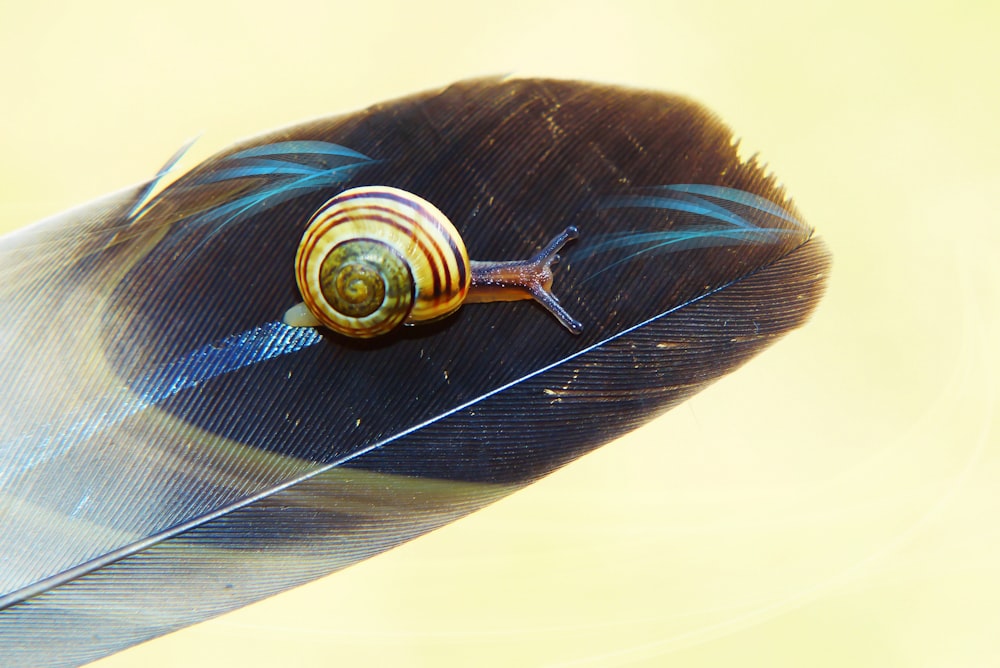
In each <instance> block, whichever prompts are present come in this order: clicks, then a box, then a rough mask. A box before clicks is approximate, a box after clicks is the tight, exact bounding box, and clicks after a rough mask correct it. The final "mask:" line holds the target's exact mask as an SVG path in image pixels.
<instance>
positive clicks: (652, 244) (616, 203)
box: [578, 183, 807, 282]
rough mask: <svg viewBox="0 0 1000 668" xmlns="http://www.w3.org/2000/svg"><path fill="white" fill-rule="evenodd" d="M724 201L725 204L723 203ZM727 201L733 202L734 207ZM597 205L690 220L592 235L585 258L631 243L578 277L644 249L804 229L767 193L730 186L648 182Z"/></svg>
mask: <svg viewBox="0 0 1000 668" xmlns="http://www.w3.org/2000/svg"><path fill="white" fill-rule="evenodd" d="M727 204H728V206H726V205H727ZM732 205H736V207H735V208H733V207H732ZM597 208H599V209H660V210H663V211H677V212H680V213H686V214H692V215H693V216H695V217H696V218H695V221H694V222H693V224H691V225H690V226H689V227H687V228H686V229H670V230H661V231H634V232H616V233H613V234H607V235H604V236H602V237H599V238H597V239H596V240H595V241H596V243H592V244H590V245H589V246H588V248H587V249H586V250H584V251H583V252H582V254H581V255H579V256H578V257H580V258H581V259H582V258H587V257H591V256H594V255H598V254H600V253H605V252H608V251H614V250H622V249H634V252H632V253H630V254H629V255H627V256H625V257H623V258H619V259H618V260H616V261H614V262H612V263H611V264H609V265H607V266H605V267H603V268H602V269H600V270H599V271H597V272H595V273H594V274H591V275H590V276H587V277H586V278H584V279H583V280H582V281H581V282H586V281H589V280H591V279H593V278H594V277H595V276H598V275H600V274H602V273H604V272H606V271H608V270H610V269H613V268H615V267H617V266H619V265H622V264H625V263H626V262H629V261H631V260H633V259H635V258H637V257H639V256H641V255H645V254H647V253H653V252H659V253H673V252H677V251H681V250H689V249H692V248H708V247H711V246H730V245H735V244H766V243H775V242H777V241H778V239H780V238H781V237H783V236H785V235H788V234H799V233H801V231H802V230H803V229H807V226H806V224H805V223H803V222H802V221H800V220H799V219H798V218H796V217H795V216H794V215H792V214H791V213H790V212H789V211H787V210H785V209H784V208H782V207H781V206H780V205H778V204H776V203H775V202H772V201H771V200H769V199H766V198H764V197H761V196H759V195H755V194H753V193H750V192H746V191H744V190H738V189H736V188H727V187H725V186H713V185H707V184H700V183H681V184H672V185H665V186H654V187H651V188H647V189H644V191H643V192H642V193H637V194H628V195H616V196H613V197H608V198H605V199H604V200H603V201H602V202H601V203H600V204H599V205H598V207H597ZM768 218H778V219H780V220H783V221H786V222H791V223H793V224H794V225H795V228H794V229H785V228H781V227H771V226H766V225H763V224H760V223H762V222H765V221H766V220H767V219H768Z"/></svg>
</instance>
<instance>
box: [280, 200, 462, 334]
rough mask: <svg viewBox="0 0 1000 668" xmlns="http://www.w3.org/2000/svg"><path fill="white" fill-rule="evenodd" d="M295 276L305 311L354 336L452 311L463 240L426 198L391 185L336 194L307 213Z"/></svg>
mask: <svg viewBox="0 0 1000 668" xmlns="http://www.w3.org/2000/svg"><path fill="white" fill-rule="evenodd" d="M295 267H296V271H295V277H296V281H297V282H298V285H299V291H300V292H301V293H302V298H303V301H304V302H305V304H306V307H307V308H308V309H309V311H310V312H311V313H312V314H313V315H314V316H316V319H317V320H319V321H320V322H321V323H322V324H323V325H325V326H326V327H329V328H330V329H332V330H334V331H337V332H340V333H341V334H345V335H347V336H352V337H358V338H370V337H374V336H378V335H380V334H384V333H386V332H387V331H389V330H391V329H393V328H394V327H396V326H398V325H399V324H401V323H403V324H411V323H417V322H426V321H430V320H436V319H438V318H442V317H444V316H446V315H448V314H450V313H452V312H453V311H455V310H456V309H457V308H458V307H459V306H461V305H462V302H463V301H464V299H465V296H466V294H468V292H469V284H470V281H471V273H470V267H469V258H468V255H467V253H466V249H465V244H464V243H463V242H462V238H461V237H460V236H459V234H458V231H457V230H456V229H455V226H454V225H452V224H451V222H450V221H449V220H448V218H447V217H446V216H445V215H444V214H443V213H441V211H439V210H438V209H437V207H435V206H434V205H433V204H431V203H430V202H427V201H426V200H424V199H422V198H420V197H418V196H416V195H413V194H412V193H408V192H406V191H403V190H399V189H397V188H390V187H387V186H365V187H360V188H352V189H350V190H346V191H344V192H342V193H341V194H339V195H337V196H336V197H334V198H333V199H331V200H330V201H328V202H327V203H326V204H324V205H323V206H322V207H321V208H320V210H319V211H317V212H316V214H315V215H314V216H313V218H312V220H311V221H310V223H309V226H308V228H307V229H306V232H305V234H304V235H303V237H302V242H301V243H300V244H299V250H298V254H297V255H296V258H295Z"/></svg>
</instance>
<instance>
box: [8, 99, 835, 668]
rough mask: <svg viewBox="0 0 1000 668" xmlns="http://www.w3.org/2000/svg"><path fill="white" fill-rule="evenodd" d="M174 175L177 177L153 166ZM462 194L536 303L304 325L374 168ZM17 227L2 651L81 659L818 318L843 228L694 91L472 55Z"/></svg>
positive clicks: (646, 404)
mask: <svg viewBox="0 0 1000 668" xmlns="http://www.w3.org/2000/svg"><path fill="white" fill-rule="evenodd" d="M154 181H155V180H154ZM366 184H380V185H388V186H394V187H397V188H401V189H404V190H408V191H410V192H414V193H417V194H419V195H420V196H421V197H423V198H425V199H427V200H428V201H431V202H433V203H434V204H435V205H436V206H437V207H438V208H439V209H441V210H442V211H443V212H445V214H446V215H448V217H449V218H450V219H451V220H452V221H453V222H454V223H455V225H456V227H457V228H458V229H459V231H460V232H461V233H462V235H463V238H464V239H465V242H466V245H467V246H468V247H469V250H470V256H471V257H473V258H474V259H484V258H486V259H520V258H522V257H528V256H529V255H530V254H532V253H533V252H534V251H535V250H536V249H538V248H540V247H541V246H543V245H544V244H545V243H546V242H547V241H548V240H549V239H550V238H552V237H553V236H554V235H555V234H556V233H557V232H559V231H560V230H562V229H564V228H566V227H567V226H569V225H575V226H576V227H578V228H579V230H580V237H579V239H578V240H577V241H575V242H573V243H572V244H571V245H569V246H568V247H567V248H566V249H565V250H564V252H563V257H562V259H561V262H560V264H559V265H558V266H557V267H556V270H555V286H554V288H555V290H556V292H557V293H558V295H559V299H560V302H561V303H562V304H563V305H564V306H565V307H566V308H567V310H568V311H570V312H571V313H573V314H574V315H575V316H576V317H577V318H579V319H580V320H581V321H582V322H583V323H584V331H583V333H582V335H580V336H578V337H575V336H571V335H568V334H567V332H566V331H565V330H564V329H563V328H562V327H561V326H560V325H559V324H558V323H556V322H555V321H554V320H553V319H552V318H551V317H550V316H549V315H548V314H547V313H546V312H545V311H544V310H542V309H541V308H538V307H537V306H536V305H532V304H530V303H527V302H506V303H501V304H487V305H471V306H466V307H463V308H462V309H461V310H460V311H459V312H457V313H456V314H455V315H453V316H450V317H448V318H446V319H444V320H441V321H439V322H436V323H433V324H430V325H427V326H422V327H413V328H402V329H401V330H399V331H397V332H395V333H393V334H391V335H389V336H387V337H383V338H381V339H377V340H371V341H354V340H347V339H344V338H342V337H339V336H338V335H335V334H332V333H329V332H326V331H321V330H314V329H309V328H292V327H289V326H287V325H285V324H284V323H283V322H282V320H281V316H282V314H283V313H284V311H285V310H286V309H288V308H289V307H290V306H291V305H292V304H294V303H295V302H297V301H298V300H299V296H298V293H297V288H296V285H295V280H294V271H293V264H294V263H293V259H294V256H295V251H296V246H297V244H298V241H299V239H300V237H301V235H302V232H303V230H304V228H305V226H306V224H307V222H308V220H309V218H310V217H311V215H312V212H314V211H316V210H317V209H318V208H319V207H320V206H321V205H322V204H323V203H324V202H325V201H326V200H328V199H329V198H331V197H333V196H334V195H336V194H337V193H339V192H341V191H343V190H345V189H347V188H350V187H354V186H358V185H366ZM153 185H155V183H152V182H151V183H148V184H141V185H139V186H136V187H134V188H130V189H126V190H124V191H122V192H120V193H118V194H116V195H113V196H110V197H107V198H105V199H102V200H100V201H98V202H96V203H93V204H91V205H88V206H86V207H83V208H81V209H78V210H75V211H72V212H69V213H67V214H64V215H62V216H57V217H55V218H53V219H50V220H48V221H44V222H43V223H40V224H37V225H35V226H32V227H30V228H27V229H26V230H22V231H20V232H18V233H16V234H14V235H11V236H8V237H6V238H4V239H3V240H0V276H2V278H3V280H2V281H0V316H2V321H0V342H2V344H3V348H2V349H3V350H4V351H5V352H4V355H3V357H2V358H0V380H2V381H3V382H2V389H0V522H2V531H0V560H2V561H0V563H2V564H3V567H2V569H0V656H3V663H4V665H5V666H19V665H24V666H42V665H52V666H64V665H78V664H80V663H84V662H87V661H90V660H94V659H96V658H99V657H101V656H105V655H107V654H109V653H112V652H115V651H118V650H120V649H122V648H125V647H128V646H130V645H132V644H135V643H138V642H141V641H143V640H146V639H149V638H152V637H155V636H158V635H162V634H164V633H168V632H170V631H171V630H174V629H177V628H180V627H183V626H185V625H188V624H192V623H194V622H197V621H200V620H203V619H207V618H209V617H212V616H215V615H218V614H221V613H223V612H225V611H228V610H232V609H234V608H237V607H240V606H242V605H245V604H248V603H250V602H252V601H255V600H259V599H261V598H263V597H266V596H269V595H271V594H274V593H276V592H279V591H282V590H285V589H288V588H290V587H294V586H296V585H298V584H301V583H304V582H307V581H309V580H311V579H314V578H316V577H319V576H321V575H325V574H327V573H330V572H332V571H335V570H337V569H340V568H343V567H345V566H348V565H350V564H353V563H356V562H358V561H359V560H362V559H365V558H367V557H369V556H372V555H374V554H377V553H379V552H382V551H384V550H387V549H389V548H391V547H393V546H395V545H398V544H400V543H402V542H404V541H407V540H409V539H411V538H414V537H415V536H418V535H420V534H423V533H426V532H428V531H431V530H433V529H435V528H437V527H440V526H442V525H444V524H446V523H448V522H451V521H453V520H455V519H457V518H459V517H462V516H463V515H466V514H468V513H470V512H472V511H474V510H476V509H478V508H481V507H483V506H484V505H486V504H489V503H491V502H493V501H495V500H497V499H499V498H502V497H503V496H505V495H507V494H510V493H511V492H513V491H515V490H517V489H519V488H521V487H523V486H525V485H527V484H529V483H531V482H533V481H535V480H537V479H539V478H541V477H543V476H545V475H546V474H548V473H550V472H551V471H553V470H555V469H556V468H558V467H560V466H562V465H564V464H566V463H567V462H570V461H572V460H573V459H575V458H576V457H578V456H580V455H581V454H583V453H586V452H588V451H590V450H591V449H593V448H595V447H598V446H600V445H601V444H603V443H606V442H608V441H609V440H611V439H614V438H615V437H617V436H619V435H621V434H623V433H625V432H627V431H629V430H630V429H633V428H634V427H636V426H638V425H640V424H642V423H643V422H645V421H648V420H649V419H651V418H653V417H654V416H656V415H659V414H660V413H662V412H663V411H665V410H667V409H669V408H670V407H672V406H674V405H676V404H678V403H679V402H681V401H683V400H684V399H686V398H687V397H689V396H691V395H692V394H693V393H695V392H697V391H698V390H700V389H702V388H704V387H705V386H706V385H708V384H709V383H711V382H713V381H714V380H716V379H718V378H719V377H721V376H723V375H725V374H726V373H728V372H730V371H732V370H733V369H735V368H737V367H738V366H740V365H741V364H742V363H743V362H745V361H746V360H747V359H749V358H750V357H752V356H753V355H754V354H756V353H757V352H759V351H760V350H762V349H763V348H765V347H767V346H768V345H769V344H771V343H772V342H774V341H775V340H777V339H778V338H780V337H781V336H783V335H784V334H786V333H787V332H788V331H790V330H792V329H794V328H795V327H797V326H799V325H801V324H802V323H803V322H804V321H805V320H806V318H807V317H808V315H809V314H810V312H811V311H812V310H813V309H814V307H815V305H816V304H817V302H818V300H819V298H820V296H821V294H822V291H823V286H824V279H825V275H826V273H827V271H828V266H829V254H828V252H827V250H826V248H825V246H824V245H823V243H822V242H821V241H820V240H819V239H818V238H817V237H816V236H814V235H813V232H812V229H811V228H810V227H809V226H808V225H807V224H805V223H804V222H803V220H802V217H801V215H800V214H799V213H798V211H797V210H796V208H795V206H794V205H793V204H792V203H791V201H790V200H789V199H788V198H787V196H786V194H785V192H784V190H783V189H782V188H781V187H780V186H779V185H778V184H777V183H776V182H775V180H774V179H773V177H771V176H770V175H768V174H767V173H766V172H765V170H764V169H763V168H762V167H761V166H760V165H759V164H757V163H756V162H754V161H752V160H751V161H745V160H743V159H741V158H740V156H739V155H738V152H737V149H736V147H735V145H734V142H733V141H732V133H731V132H730V130H729V129H728V128H726V127H725V126H724V125H723V124H722V123H721V122H720V121H719V120H718V119H716V118H715V117H714V116H713V115H712V114H711V113H709V112H708V111H706V110H705V109H704V108H703V107H701V106H699V105H697V104H695V103H693V102H690V101H688V100H686V99H684V98H681V97H677V96H672V95H665V94H658V93H651V92H648V91H636V90H630V89H624V88H618V87H612V86H601V85H594V84H586V83H580V82H562V81H549V80H518V79H484V80H475V81H469V82H462V83H459V84H455V85H453V86H450V87H448V88H446V89H443V90H439V91H432V92H428V93H423V94H419V95H415V96H411V97H408V98H404V99H400V100H397V101H394V102H391V103H386V104H381V105H377V106H375V107H372V108H370V109H367V110H364V111H360V112H356V113H353V114H348V115H343V116H338V117H334V118H329V119H323V120H319V121H313V122H309V123H305V124H302V125H299V126H294V127H291V128H286V129H283V130H281V131H279V132H275V133H272V134H270V135H264V136H262V137H258V138H255V139H252V140H248V141H246V142H244V143H242V144H240V145H238V146H235V147H233V148H231V149H228V150H226V151H223V152H222V153H220V154H219V155H216V156H214V157H212V158H210V159H208V160H207V161H205V162H204V163H202V164H201V165H198V166H196V167H195V168H193V169H192V170H191V171H190V172H189V173H187V174H185V175H183V176H181V177H180V178H178V179H177V180H175V181H174V182H173V183H171V184H170V185H168V186H166V187H165V188H163V189H162V190H160V191H159V192H158V193H156V194H154V195H151V193H152V192H154V191H153V187H152V186H153Z"/></svg>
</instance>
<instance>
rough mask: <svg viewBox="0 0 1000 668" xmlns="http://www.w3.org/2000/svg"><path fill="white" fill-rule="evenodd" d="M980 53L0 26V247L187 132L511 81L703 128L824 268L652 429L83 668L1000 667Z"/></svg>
mask: <svg viewBox="0 0 1000 668" xmlns="http://www.w3.org/2000/svg"><path fill="white" fill-rule="evenodd" d="M998 34H1000V3H997V2H995V1H994V0H981V1H979V2H975V1H969V2H961V1H958V2H955V1H949V2H937V3H933V2H912V1H911V2H878V1H877V0H876V1H872V0H865V1H858V0H849V1H844V2H808V1H806V2H803V1H802V0H790V1H787V2H786V1H784V0H780V1H776V2H711V1H709V2H676V1H672V0H666V1H662V2H624V1H622V2H607V3H602V2H551V1H550V2H545V1H543V0H533V1H526V2H522V1H512V0H502V1H501V0H498V1H497V2H495V3H491V4H473V3H461V2H434V1H430V0H423V1H422V2H397V3H390V2H361V1H356V2H352V3H341V2H295V1H290V0H283V1H282V2H276V1H272V2H211V1H210V0H197V1H191V0H181V1H176V2H158V3H144V2H136V0H122V1H120V2H113V1H111V0H104V1H99V2H80V3H74V2H25V1H18V2H13V1H12V0H3V1H2V4H0V148H2V151H0V228H2V229H11V228H14V227H17V226H20V225H25V224H28V223H30V222H32V221H34V220H36V219H39V218H42V217H44V216H46V215H49V214H53V213H56V212H58V211H61V210H63V209H65V208H68V207H69V206H72V205H75V204H80V203H83V202H85V201H87V200H89V199H92V198H94V197H96V196H99V195H102V194H104V193H107V192H110V191H112V190H115V189H117V188H120V187H122V186H125V185H127V184H130V183H133V182H136V181H138V180H140V179H143V178H145V177H147V176H148V175H150V174H152V173H153V172H154V170H156V169H157V168H158V167H159V166H160V164H161V163H162V162H163V161H164V160H165V159H166V158H167V157H168V156H169V155H170V154H171V153H172V152H173V151H174V150H175V149H176V148H177V147H178V146H179V145H180V144H181V143H182V142H183V141H184V140H186V139H188V138H189V137H191V136H193V135H196V134H198V133H202V139H201V140H200V141H199V142H198V144H197V145H196V147H195V149H194V151H193V154H192V156H191V157H192V159H193V160H197V159H198V158H201V157H204V156H206V155H207V154H208V153H210V152H212V151H214V150H215V149H218V148H221V147H222V146H224V145H226V144H228V143H230V142H231V141H233V140H236V139H239V138H242V137H244V136H247V135H252V134H256V133H259V132H262V131H265V130H270V129H272V128H274V127H276V126H280V125H283V124H287V123H291V122H295V121H299V120H302V119H306V118H309V117H314V116H320V115H326V114H329V113H334V112H343V111H349V110H352V109H356V108H359V107H363V106H366V105H368V104H370V103H373V102H378V101H382V100H384V99H389V98H392V97H395V96H398V95H401V94H405V93H409V92H414V91H419V90H422V89H426V88H430V87H435V86H438V85H441V84H445V83H449V82H451V81H453V80H457V79H462V78H466V77H470V76H478V75H484V74H495V73H515V74H519V75H550V76H557V77H573V78H581V79H591V80H597V81H606V82H614V83H621V84H629V85H636V86H642V87H648V88H654V89H659V90H667V91H677V92H682V93H685V94H688V95H690V96H692V97H694V98H696V99H698V100H700V101H702V102H704V103H705V104H707V105H708V106H709V107H711V108H712V109H714V110H716V111H717V112H718V113H719V114H721V115H722V117H723V118H724V119H726V120H727V122H729V123H730V124H731V125H732V127H733V128H734V129H735V130H736V132H737V134H739V135H740V136H742V137H743V138H744V147H745V148H746V149H747V151H748V153H750V152H753V151H760V152H761V155H762V157H763V159H764V160H765V161H767V162H768V163H769V164H770V166H771V167H772V168H773V169H774V170H775V171H776V173H777V174H778V175H779V176H780V178H781V179H782V180H783V181H784V183H785V184H786V185H787V186H788V188H789V189H790V192H791V193H792V194H793V196H794V197H795V199H796V202H797V204H798V206H799V208H800V210H801V211H802V212H803V213H804V214H805V216H806V217H807V219H808V220H809V221H810V222H811V223H812V224H813V225H815V226H816V227H817V228H818V230H819V232H820V233H821V234H822V235H823V236H824V237H825V238H826V239H827V241H828V243H829V244H830V246H831V248H832V250H833V252H834V258H835V265H834V272H833V276H832V280H831V283H830V288H829V292H828V294H827V297H826V299H825V301H824V302H823V303H822V304H821V306H820V309H819V311H818V312H817V314H816V316H815V317H814V319H813V321H812V322H811V323H810V324H809V325H808V326H807V327H805V328H804V329H802V330H801V331H799V332H796V333H795V334H793V335H792V336H790V337H788V338H787V339H786V340H784V341H782V342H781V343H779V344H778V345H777V346H775V347H774V348H773V349H771V350H769V351H768V352H766V353H765V354H763V355H761V356H760V357H758V358H756V359H755V360H754V361H752V362H751V363H750V364H748V365H747V366H746V367H745V368H743V369H742V370H740V371H739V372H737V373H735V374H733V375H732V376H730V377H728V378H726V379H724V380H722V381H721V382H719V383H718V384H716V385H715V386H713V387H712V388H710V389H709V390H707V391H705V392H703V393H702V394H700V395H699V396H698V397H696V398H695V399H694V400H692V401H690V402H688V403H686V404H684V405H683V406H682V407H680V408H678V409H675V410H674V411H673V412H671V413H670V414H668V415H666V416H665V417H663V418H661V419H659V420H657V421H655V422H653V423H652V424H650V425H648V426H647V427H645V428H644V429H641V430H639V431H637V432H635V433H633V434H632V435H630V436H628V437H627V438H624V439H622V440H621V441H618V442H615V443H612V444H609V445H607V446H605V447H604V448H602V449H601V450H599V451H597V452H596V453H594V454H593V455H590V456H588V457H585V458H584V459H582V460H580V461H578V462H576V463H574V464H573V465H571V466H569V467H567V468H565V469H564V470H562V471H560V472H558V473H556V474H555V475H553V476H551V477H550V478H548V479H546V480H544V481H542V482H540V483H538V484H536V485H534V486H533V487H531V488H529V489H528V490H526V491H524V492H522V493H519V494H516V495H514V496H513V497H511V498H509V499H507V500H505V501H503V502H501V503H499V504H497V505H495V506H493V507H491V508H488V509H486V510H485V511H483V512H480V513H478V514H477V515H475V516H473V517H471V518H468V519H466V520H464V521H461V522H459V523H457V524H454V525H452V526H450V527H447V528H445V529H443V530H441V531H439V532H437V533H435V534H433V535H431V536H428V537H425V538H423V539H420V540H418V541H415V542H413V543H410V544H408V545H405V546H403V547H401V548H399V549H397V550H394V551H393V552H391V553H389V554H386V555H383V556H381V557H378V558H376V559H373V560H371V561H369V562H366V563H363V564H361V565H359V566H356V567H354V568H351V569H349V570H348V571H345V572H343V573H339V574H335V575H333V576H332V577H329V578H326V579H324V580H321V581H318V582H316V583H314V584H311V585H309V586H306V587H303V588H300V589H298V590H295V591H292V592H290V593H287V594H285V595H282V596H279V597H276V598H274V599H271V600H269V601H266V602H264V603H262V604H258V605H256V606H253V607H250V608H247V609H245V610H242V611H239V612H237V613H235V614H231V615H228V616H226V617H223V618H220V619H218V620H215V621H212V622H209V623H205V624H202V625H199V626H197V627H194V628H191V629H188V630H186V631H183V632H180V633H176V634H174V635H172V636H170V637H168V638H164V639H160V640H157V641H154V642H151V643H148V644H146V645H144V646H141V647H138V648H135V649H133V650H130V651H127V652H124V653H122V654H120V655H118V656H116V657H113V658H111V659H109V660H106V661H104V662H102V663H100V664H99V665H100V666H102V667H103V668H114V667H119V668H121V667H126V666H143V667H147V666H181V665H183V666H223V665H239V666H244V667H246V668H250V667H255V666H352V665H395V666H452V665H454V666H468V665H490V666H514V665H531V666H535V665H537V666H632V665H638V666H643V665H650V666H660V665H669V666H672V667H674V668H681V667H684V668H687V667H689V666H785V665H789V666H790V665H796V666H811V667H816V666H879V667H884V666H963V667H965V666H990V665H1000V438H998V436H997V425H996V424H994V417H995V410H996V407H997V388H996V383H997V380H996V377H997V371H998V366H997V359H996V352H995V349H996V341H997V340H998V339H997V334H998V332H997V329H998V328H997V325H998V318H997V316H998V312H1000V270H998V268H997V267H998V264H1000V253H998V251H1000V226H998V224H997V222H998V221H997V217H998V216H997V213H996V211H997V203H996V200H997V195H998V194H1000V162H998V155H1000V139H998V137H1000V132H998V130H997V127H998V122H1000V74H998V73H1000V49H998V46H997V44H998V42H1000V38H998ZM186 164H192V161H188V162H187V163H186Z"/></svg>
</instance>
